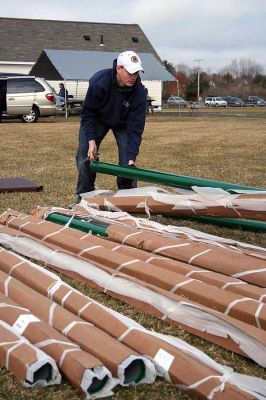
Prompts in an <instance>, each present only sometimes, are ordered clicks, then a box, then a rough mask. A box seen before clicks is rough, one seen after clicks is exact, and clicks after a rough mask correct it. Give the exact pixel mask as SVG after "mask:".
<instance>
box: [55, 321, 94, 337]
mask: <svg viewBox="0 0 266 400" xmlns="http://www.w3.org/2000/svg"><path fill="white" fill-rule="evenodd" d="M76 325H87V326H92V324H90V323H89V322H85V321H72V322H70V324H68V325H67V326H66V327H65V328H64V329H63V331H62V333H63V335H65V336H67V335H68V333H69V331H71V329H73V328H74V327H75V326H76Z"/></svg>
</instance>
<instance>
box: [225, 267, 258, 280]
mask: <svg viewBox="0 0 266 400" xmlns="http://www.w3.org/2000/svg"><path fill="white" fill-rule="evenodd" d="M260 272H266V268H260V269H252V270H249V271H244V272H238V273H237V274H233V275H231V276H232V278H239V277H240V276H245V275H250V274H259V273H260Z"/></svg>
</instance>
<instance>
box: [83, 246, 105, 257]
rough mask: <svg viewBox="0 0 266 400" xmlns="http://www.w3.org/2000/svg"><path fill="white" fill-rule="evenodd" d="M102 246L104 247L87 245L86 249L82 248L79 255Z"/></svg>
mask: <svg viewBox="0 0 266 400" xmlns="http://www.w3.org/2000/svg"><path fill="white" fill-rule="evenodd" d="M101 248H103V246H91V247H87V248H86V249H84V250H81V251H80V252H79V253H78V254H77V255H78V256H81V255H82V254H84V253H87V251H91V250H94V249H101Z"/></svg>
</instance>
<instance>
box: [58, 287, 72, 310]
mask: <svg viewBox="0 0 266 400" xmlns="http://www.w3.org/2000/svg"><path fill="white" fill-rule="evenodd" d="M74 292H75V291H74V290H73V289H69V291H68V292H67V293H66V294H65V295H64V297H63V298H62V300H61V306H62V307H64V303H65V301H66V300H67V298H68V297H69V296H70V295H71V294H72V293H74Z"/></svg>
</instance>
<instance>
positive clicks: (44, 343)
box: [34, 339, 80, 349]
mask: <svg viewBox="0 0 266 400" xmlns="http://www.w3.org/2000/svg"><path fill="white" fill-rule="evenodd" d="M50 344H62V345H64V346H71V347H75V348H78V349H79V348H80V347H79V346H78V345H77V344H76V343H72V342H65V341H63V340H57V339H46V340H42V341H41V342H38V343H34V346H36V347H38V349H41V348H42V347H46V346H50Z"/></svg>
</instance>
